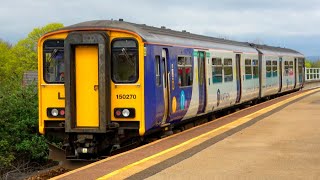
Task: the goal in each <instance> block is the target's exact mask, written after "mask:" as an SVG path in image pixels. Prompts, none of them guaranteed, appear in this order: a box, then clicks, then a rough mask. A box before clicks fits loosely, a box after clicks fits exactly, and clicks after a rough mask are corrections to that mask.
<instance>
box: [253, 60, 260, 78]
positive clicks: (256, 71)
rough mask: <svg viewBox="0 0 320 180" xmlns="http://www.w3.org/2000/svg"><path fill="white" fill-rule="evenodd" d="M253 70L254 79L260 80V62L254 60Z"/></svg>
mask: <svg viewBox="0 0 320 180" xmlns="http://www.w3.org/2000/svg"><path fill="white" fill-rule="evenodd" d="M252 66H253V67H252V68H253V78H254V79H257V78H259V61H258V60H256V59H254V60H252Z"/></svg>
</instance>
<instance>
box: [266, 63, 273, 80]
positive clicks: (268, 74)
mask: <svg viewBox="0 0 320 180" xmlns="http://www.w3.org/2000/svg"><path fill="white" fill-rule="evenodd" d="M266 77H267V78H268V77H272V66H271V61H270V60H267V61H266Z"/></svg>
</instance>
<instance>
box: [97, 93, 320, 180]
mask: <svg viewBox="0 0 320 180" xmlns="http://www.w3.org/2000/svg"><path fill="white" fill-rule="evenodd" d="M319 90H320V89H314V90H310V91H307V92H304V93H301V94H298V95H296V96H294V97H291V98H288V99H286V100H283V101H281V102H278V103H276V104H273V105H271V106H269V107H266V108H264V109H261V110H258V111H256V112H254V113H252V114H249V115H246V116H244V117H242V118H239V119H238V120H235V121H233V122H231V123H229V124H226V125H224V126H221V127H219V128H216V129H213V130H212V131H209V132H207V133H204V134H202V135H199V136H197V137H195V138H192V139H190V140H188V141H185V142H183V143H181V144H178V145H176V146H174V147H171V148H169V149H166V150H164V151H161V152H159V153H157V154H154V155H152V156H149V157H147V158H144V159H141V160H139V161H137V162H134V163H132V164H129V165H127V166H125V167H123V168H121V169H118V170H115V171H113V172H111V173H109V174H106V175H104V176H102V177H100V178H98V179H99V180H103V179H109V178H112V177H114V176H115V175H117V174H119V173H123V172H124V171H126V170H129V169H130V168H133V167H135V166H137V165H140V164H142V163H144V162H147V161H149V160H152V159H155V158H157V157H160V156H161V155H164V154H166V153H169V152H172V151H174V150H177V149H181V148H182V147H183V146H186V145H189V144H191V143H193V142H197V144H200V143H201V142H202V141H201V142H200V141H199V140H200V139H202V138H204V137H206V136H209V135H211V134H214V133H215V132H217V131H221V130H223V129H224V130H229V129H233V128H235V127H238V126H240V125H241V124H244V123H245V122H248V121H250V120H252V119H254V118H256V117H258V116H260V115H262V114H265V113H267V112H269V111H271V110H273V109H276V108H278V107H280V106H282V105H284V104H287V103H289V102H291V101H294V100H296V99H298V98H300V97H302V96H305V95H308V94H311V93H314V92H317V91H319ZM215 136H216V135H215ZM211 138H212V137H211ZM206 139H208V138H205V140H206Z"/></svg>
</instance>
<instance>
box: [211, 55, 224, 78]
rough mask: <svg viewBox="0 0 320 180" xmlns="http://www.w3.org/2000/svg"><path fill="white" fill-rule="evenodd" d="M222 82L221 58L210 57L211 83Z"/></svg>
mask: <svg viewBox="0 0 320 180" xmlns="http://www.w3.org/2000/svg"><path fill="white" fill-rule="evenodd" d="M221 82H222V61H221V58H212V83H221Z"/></svg>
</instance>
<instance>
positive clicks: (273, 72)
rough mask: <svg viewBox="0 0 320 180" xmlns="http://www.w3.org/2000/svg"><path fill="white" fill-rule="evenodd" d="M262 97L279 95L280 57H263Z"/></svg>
mask: <svg viewBox="0 0 320 180" xmlns="http://www.w3.org/2000/svg"><path fill="white" fill-rule="evenodd" d="M261 63H262V64H261V65H262V68H261V71H262V72H261V80H262V81H261V83H262V84H261V97H265V96H270V95H272V94H277V93H278V92H279V89H280V78H281V75H280V74H279V68H280V64H279V57H278V56H272V55H262V62H261Z"/></svg>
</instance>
